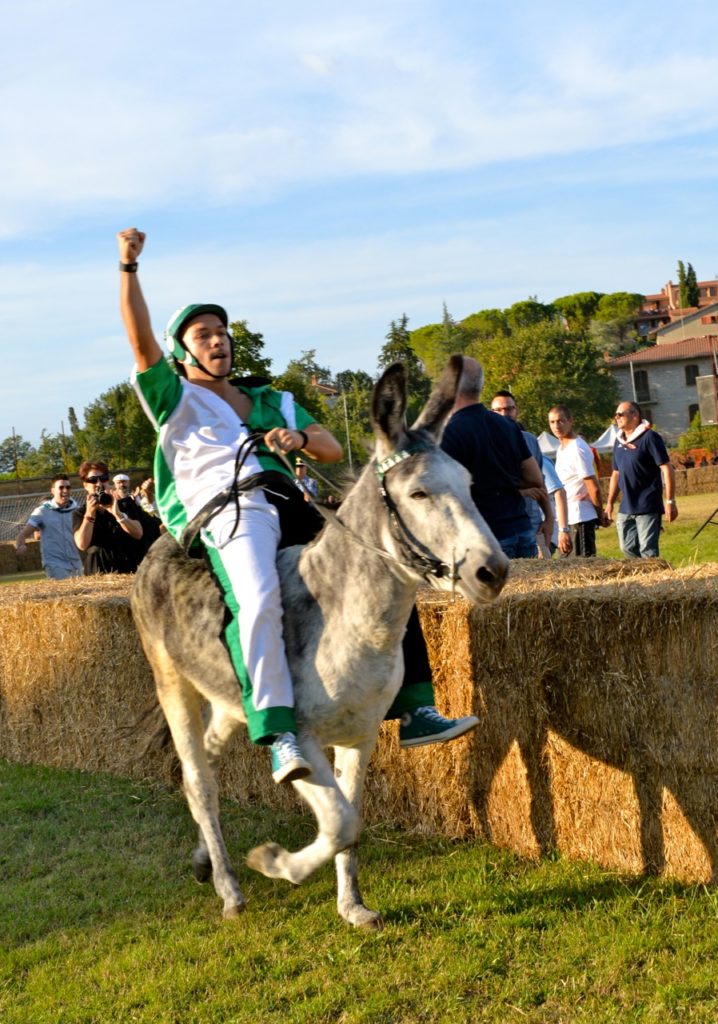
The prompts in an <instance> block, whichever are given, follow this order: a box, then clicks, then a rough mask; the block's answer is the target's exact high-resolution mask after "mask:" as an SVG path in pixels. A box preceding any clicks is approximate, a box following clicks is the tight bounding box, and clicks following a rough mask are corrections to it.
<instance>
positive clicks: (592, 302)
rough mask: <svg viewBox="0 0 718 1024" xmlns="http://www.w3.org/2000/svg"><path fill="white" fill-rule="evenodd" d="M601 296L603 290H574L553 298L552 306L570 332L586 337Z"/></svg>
mask: <svg viewBox="0 0 718 1024" xmlns="http://www.w3.org/2000/svg"><path fill="white" fill-rule="evenodd" d="M602 298H603V292H574V293H573V294H572V295H563V296H562V297H561V298H559V299H554V300H553V302H552V306H553V307H554V309H557V310H558V312H559V313H560V314H561V315H562V316H563V317H564V319H565V320H566V326H567V328H568V330H569V331H570V332H571V333H572V334H578V335H581V336H582V337H586V336H587V335H588V332H589V328H590V326H591V321H592V320H593V318H594V317H595V315H596V309H597V308H598V303H599V302H600V300H601V299H602Z"/></svg>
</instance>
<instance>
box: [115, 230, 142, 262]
mask: <svg viewBox="0 0 718 1024" xmlns="http://www.w3.org/2000/svg"><path fill="white" fill-rule="evenodd" d="M145 237H146V236H145V233H144V231H138V230H137V228H125V230H124V231H118V232H117V244H118V246H119V249H120V262H121V263H136V262H137V260H138V258H139V255H140V253H141V252H142V248H143V246H144V244H145Z"/></svg>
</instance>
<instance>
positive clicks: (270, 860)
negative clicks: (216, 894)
mask: <svg viewBox="0 0 718 1024" xmlns="http://www.w3.org/2000/svg"><path fill="white" fill-rule="evenodd" d="M300 743H301V747H302V753H303V754H304V756H305V757H306V758H307V759H308V760H309V762H310V763H311V766H312V774H311V775H310V776H309V778H307V779H298V780H296V781H295V782H293V783H292V785H293V786H294V788H295V789H296V791H297V792H298V793H299V795H300V796H301V797H302V799H303V800H305V801H306V802H307V803H308V804H309V807H310V808H311V810H312V811H313V812H314V816H315V818H316V820H317V826H318V831H317V835H316V838H315V840H314V842H312V843H309V844H308V845H307V846H305V847H303V848H302V849H301V850H297V851H296V852H295V853H290V852H289V851H288V850H285V849H284V847H282V846H279V845H278V844H277V843H265V844H264V845H263V846H257V847H255V848H254V849H253V850H250V852H249V855H248V857H247V864H248V865H249V867H250V868H254V870H255V871H260V872H261V873H262V874H263V875H266V876H267V877H268V878H285V879H286V880H287V881H288V882H294V883H295V885H298V884H299V883H300V882H303V881H304V879H305V878H308V877H309V875H311V874H312V872H313V871H316V870H317V868H320V867H321V866H322V865H323V864H326V863H327V862H328V861H330V860H331V859H332V857H334V856H335V855H336V854H337V853H338V852H339V850H344V849H346V847H347V846H351V845H352V843H353V842H354V841H355V840H356V837H357V835H358V833H359V818H358V816H357V814H356V813H355V811H354V808H353V807H352V806H351V804H350V803H349V801H348V800H347V799H346V797H345V796H344V794H343V793H342V791H341V790H340V789H339V787H338V786H337V783H336V780H335V778H334V773H333V772H332V767H331V765H330V764H329V761H328V760H327V757H326V754H325V753H324V751H323V750H322V749H321V747H320V746H319V745H318V744H317V743H316V741H315V740H313V739H311V738H309V737H307V736H302V737H301V738H300Z"/></svg>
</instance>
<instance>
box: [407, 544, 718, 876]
mask: <svg viewBox="0 0 718 1024" xmlns="http://www.w3.org/2000/svg"><path fill="white" fill-rule="evenodd" d="M574 566H575V563H574V564H573V565H572V564H571V563H570V562H569V563H565V564H564V565H560V564H558V565H550V566H548V567H545V568H544V567H541V566H540V565H536V564H535V563H534V564H533V565H532V564H527V565H526V566H525V567H524V566H522V567H518V566H517V567H516V569H515V571H514V574H513V581H512V584H511V585H510V588H507V593H506V597H505V599H503V600H502V602H501V606H500V607H497V608H494V609H484V610H482V609H476V610H474V611H473V612H471V613H470V614H469V615H468V619H469V622H470V625H469V628H468V629H467V630H466V631H465V635H466V637H467V639H468V643H467V644H465V645H464V652H463V653H462V654H459V655H458V656H457V655H456V653H455V652H454V651H452V650H449V652H448V655H449V656H448V658H445V659H444V662H443V664H444V667H445V668H447V667H448V666H449V665H453V666H454V668H455V672H456V674H455V677H454V680H453V681H452V680H449V679H446V680H444V682H445V685H446V687H447V689H449V690H453V691H456V690H458V689H461V688H462V683H461V682H460V678H461V672H462V668H461V662H462V661H465V662H466V663H467V664H468V665H470V666H471V668H470V669H469V671H468V672H466V671H465V670H464V674H465V675H466V677H467V681H466V682H464V683H463V686H465V687H466V688H467V692H466V693H465V699H466V700H467V701H469V702H470V703H471V704H472V709H473V711H474V713H475V714H477V715H478V716H479V717H480V719H481V726H480V728H479V730H477V732H476V734H474V736H473V738H472V742H471V746H472V748H473V749H472V751H471V754H470V755H469V756H470V758H471V762H472V771H471V793H470V796H469V800H468V807H467V809H468V814H469V820H470V831H472V832H474V833H478V834H483V835H486V836H487V837H489V838H491V839H493V840H494V841H495V842H498V843H500V844H502V845H508V846H511V847H512V848H514V849H516V850H519V851H520V852H522V853H524V854H526V855H529V856H536V855H538V854H539V853H547V852H550V851H552V850H559V851H560V852H562V853H564V854H568V855H570V856H573V857H580V858H588V859H592V860H596V861H598V862H600V863H602V864H605V865H607V866H610V867H614V868H619V869H622V870H630V871H648V872H651V873H667V874H670V875H673V876H675V877H680V878H685V879H693V880H709V879H713V878H715V876H716V873H717V869H718V836H717V832H716V823H717V821H718V789H717V787H716V770H717V769H718V745H717V743H716V740H717V739H718V630H717V629H716V626H717V625H718V614H717V612H718V591H717V589H716V582H718V566H715V565H714V566H704V567H701V568H700V569H698V570H690V571H683V572H673V571H671V570H670V569H669V568H668V567H667V566H666V563H663V562H660V561H658V560H656V561H655V562H650V563H638V564H636V563H629V562H615V563H607V564H606V563H601V562H595V563H592V564H591V566H590V567H586V568H584V567H583V566H581V567H579V568H575V567H574ZM592 575H593V578H591V576H592ZM426 612H427V616H426V619H425V622H424V624H425V629H426V631H427V633H428V634H429V635H430V636H432V634H434V633H438V634H439V635H438V636H436V638H432V644H431V645H430V646H431V649H432V650H434V649H435V648H436V646H437V644H438V643H440V642H441V636H442V635H444V636H445V635H446V634H447V632H448V633H451V632H452V628H451V626H448V628H447V622H446V619H447V614H448V615H449V616H454V615H457V614H458V615H459V617H461V611H460V610H459V609H455V610H454V609H449V610H448V612H447V611H446V610H443V609H441V608H440V607H438V606H437V607H436V611H435V612H433V613H432V611H431V609H426ZM437 619H438V620H440V621H438V622H437V621H435V620H437ZM437 668H438V670H439V672H441V668H440V667H439V666H437Z"/></svg>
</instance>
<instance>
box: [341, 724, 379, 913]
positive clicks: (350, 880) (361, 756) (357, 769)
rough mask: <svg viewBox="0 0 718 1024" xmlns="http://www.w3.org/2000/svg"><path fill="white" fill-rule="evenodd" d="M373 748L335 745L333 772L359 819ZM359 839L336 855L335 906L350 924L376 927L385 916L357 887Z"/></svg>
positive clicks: (372, 745) (368, 745) (368, 746)
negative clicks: (367, 904)
mask: <svg viewBox="0 0 718 1024" xmlns="http://www.w3.org/2000/svg"><path fill="white" fill-rule="evenodd" d="M373 749H374V743H373V742H372V743H370V744H367V745H364V746H362V747H351V748H349V747H335V748H334V755H335V756H334V774H335V776H336V778H337V779H338V780H339V785H340V787H341V789H342V792H343V793H344V795H345V796H346V798H347V800H349V802H350V803H351V805H352V807H353V808H354V810H355V811H356V814H357V817H358V818H359V820H361V814H362V798H363V795H364V778H365V776H366V769H367V765H368V764H369V758H370V757H371V754H372V751H373ZM358 860H359V842H358V837H357V842H355V843H353V844H352V846H350V847H348V848H347V849H346V850H342V851H341V852H340V853H338V854H337V855H336V857H335V863H336V869H337V910H338V911H339V914H340V915H341V917H343V918H344V920H345V921H348V922H349V924H353V925H355V926H356V927H358V928H368V929H371V930H373V931H379V930H380V929H382V928H383V927H384V920H383V918H382V916H381V914H380V913H379V912H378V911H376V910H369V908H368V907H366V906H365V905H364V900H363V899H362V895H361V891H360V889H359V873H358Z"/></svg>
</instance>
